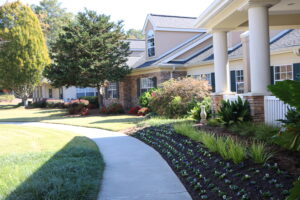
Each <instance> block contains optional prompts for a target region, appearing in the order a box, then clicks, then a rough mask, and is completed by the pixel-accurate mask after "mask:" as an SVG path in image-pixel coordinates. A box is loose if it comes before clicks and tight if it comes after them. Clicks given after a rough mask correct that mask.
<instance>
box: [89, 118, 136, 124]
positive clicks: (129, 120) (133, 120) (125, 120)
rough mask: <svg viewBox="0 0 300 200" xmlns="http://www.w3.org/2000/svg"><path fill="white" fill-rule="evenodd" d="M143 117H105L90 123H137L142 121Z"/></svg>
mask: <svg viewBox="0 0 300 200" xmlns="http://www.w3.org/2000/svg"><path fill="white" fill-rule="evenodd" d="M141 120H142V118H138V117H137V118H113V119H105V120H100V121H96V122H92V123H90V124H107V123H130V124H133V123H137V122H139V121H141Z"/></svg>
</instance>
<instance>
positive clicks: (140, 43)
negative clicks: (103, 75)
mask: <svg viewBox="0 0 300 200" xmlns="http://www.w3.org/2000/svg"><path fill="white" fill-rule="evenodd" d="M127 41H128V42H129V47H130V49H143V50H144V49H145V40H137V39H128V40H127Z"/></svg>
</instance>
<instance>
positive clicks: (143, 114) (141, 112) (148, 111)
mask: <svg viewBox="0 0 300 200" xmlns="http://www.w3.org/2000/svg"><path fill="white" fill-rule="evenodd" d="M148 113H150V109H149V108H146V107H144V108H141V109H139V111H138V113H137V114H138V115H139V116H145V115H147V114H148Z"/></svg>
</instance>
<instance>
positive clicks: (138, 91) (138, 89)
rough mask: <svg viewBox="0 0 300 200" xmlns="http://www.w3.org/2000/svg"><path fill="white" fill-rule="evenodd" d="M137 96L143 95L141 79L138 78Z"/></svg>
mask: <svg viewBox="0 0 300 200" xmlns="http://www.w3.org/2000/svg"><path fill="white" fill-rule="evenodd" d="M136 90H137V91H136V94H137V97H139V96H140V95H141V79H140V78H138V79H136Z"/></svg>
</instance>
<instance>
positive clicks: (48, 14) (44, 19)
mask: <svg viewBox="0 0 300 200" xmlns="http://www.w3.org/2000/svg"><path fill="white" fill-rule="evenodd" d="M31 7H32V9H33V11H34V12H35V13H36V15H37V16H38V18H39V20H40V23H41V26H42V29H43V32H44V34H45V37H46V40H47V44H48V47H50V44H51V43H53V42H55V41H56V40H57V39H58V36H59V34H61V33H62V32H63V27H64V26H66V25H67V24H69V23H70V22H71V19H72V17H73V15H72V13H69V12H67V11H66V9H64V8H61V3H59V2H58V1H57V0H42V1H40V3H39V5H32V6H31Z"/></svg>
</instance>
